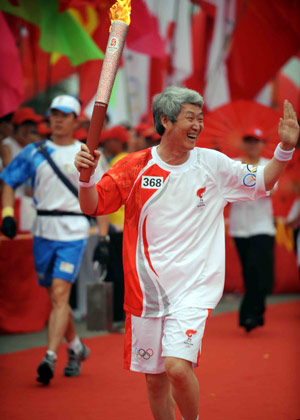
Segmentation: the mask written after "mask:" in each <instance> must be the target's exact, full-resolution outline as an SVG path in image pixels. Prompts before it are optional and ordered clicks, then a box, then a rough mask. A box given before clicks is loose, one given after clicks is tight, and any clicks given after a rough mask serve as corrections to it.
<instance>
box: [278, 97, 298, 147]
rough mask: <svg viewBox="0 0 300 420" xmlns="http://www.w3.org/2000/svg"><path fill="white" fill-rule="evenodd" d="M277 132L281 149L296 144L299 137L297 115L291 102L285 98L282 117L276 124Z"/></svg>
mask: <svg viewBox="0 0 300 420" xmlns="http://www.w3.org/2000/svg"><path fill="white" fill-rule="evenodd" d="M278 134H279V137H280V140H281V146H280V147H281V148H282V149H283V150H291V149H293V148H294V147H295V146H296V143H297V140H298V137H299V125H298V122H297V115H296V112H295V111H294V108H293V106H292V104H291V103H290V102H289V101H287V100H285V101H284V105H283V118H280V121H279V124H278Z"/></svg>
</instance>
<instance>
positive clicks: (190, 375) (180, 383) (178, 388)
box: [165, 357, 199, 420]
mask: <svg viewBox="0 0 300 420" xmlns="http://www.w3.org/2000/svg"><path fill="white" fill-rule="evenodd" d="M165 367H166V372H167V376H168V379H169V382H170V384H171V389H172V395H173V397H174V399H175V402H176V404H177V405H178V408H179V410H180V413H181V415H182V416H183V417H184V419H185V420H196V419H197V417H198V412H199V384H198V380H197V378H196V376H195V374H194V372H193V368H192V363H191V362H189V361H187V360H183V359H178V358H176V357H166V359H165Z"/></svg>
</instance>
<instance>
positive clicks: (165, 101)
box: [152, 86, 204, 136]
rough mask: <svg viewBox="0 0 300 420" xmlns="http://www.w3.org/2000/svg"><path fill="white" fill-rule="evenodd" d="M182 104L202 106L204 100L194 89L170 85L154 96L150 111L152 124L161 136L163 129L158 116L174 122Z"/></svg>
mask: <svg viewBox="0 0 300 420" xmlns="http://www.w3.org/2000/svg"><path fill="white" fill-rule="evenodd" d="M183 104H193V105H198V106H199V107H200V108H202V106H203V104H204V101H203V98H202V96H201V95H200V94H199V93H198V92H196V91H195V90H192V89H187V88H182V87H178V86H170V87H168V88H166V89H164V90H163V91H162V92H161V93H159V94H158V95H155V96H154V99H153V102H152V113H153V121H154V125H155V128H156V131H157V132H158V134H160V135H161V136H162V135H163V133H164V131H165V128H164V126H163V125H162V123H161V119H160V117H161V116H162V115H164V116H165V117H167V118H168V119H169V120H170V121H171V122H172V123H174V122H175V121H177V117H178V114H179V113H180V111H181V109H182V106H183Z"/></svg>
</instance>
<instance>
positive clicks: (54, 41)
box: [0, 0, 104, 66]
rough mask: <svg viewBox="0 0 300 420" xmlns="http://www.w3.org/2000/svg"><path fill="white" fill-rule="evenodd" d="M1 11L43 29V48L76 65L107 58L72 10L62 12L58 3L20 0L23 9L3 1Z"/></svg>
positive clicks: (46, 0) (20, 6)
mask: <svg viewBox="0 0 300 420" xmlns="http://www.w3.org/2000/svg"><path fill="white" fill-rule="evenodd" d="M0 10H2V11H3V12H6V13H10V14H13V15H15V16H18V17H20V18H22V19H24V20H27V21H28V22H30V23H32V24H33V25H36V26H39V28H40V30H41V38H40V46H41V48H42V49H43V50H44V51H46V52H56V53H59V54H62V55H66V56H67V57H68V58H69V60H70V62H71V63H72V65H73V66H78V65H79V64H82V63H84V62H86V61H89V60H96V59H103V57H104V54H103V53H102V51H101V50H100V49H99V48H98V46H97V45H96V43H95V42H94V41H93V40H92V38H91V37H90V36H89V35H88V33H87V32H86V31H85V30H84V29H83V27H82V26H81V25H80V23H78V22H77V20H75V19H74V17H73V16H72V15H71V14H70V13H69V12H68V10H67V11H65V12H63V13H59V11H58V0H19V6H13V5H12V4H11V3H10V2H9V0H0Z"/></svg>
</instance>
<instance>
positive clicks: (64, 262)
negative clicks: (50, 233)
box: [33, 237, 87, 287]
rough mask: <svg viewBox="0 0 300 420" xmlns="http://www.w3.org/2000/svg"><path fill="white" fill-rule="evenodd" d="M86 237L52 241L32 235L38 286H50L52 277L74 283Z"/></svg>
mask: <svg viewBox="0 0 300 420" xmlns="http://www.w3.org/2000/svg"><path fill="white" fill-rule="evenodd" d="M86 244H87V239H80V240H78V241H52V240H50V239H44V238H39V237H34V240H33V256H34V265H35V270H36V273H37V277H38V282H39V285H40V286H43V287H50V286H51V285H52V280H53V278H59V279H62V280H66V281H69V282H70V283H74V282H75V279H76V277H77V273H78V270H79V267H80V263H81V260H82V257H83V254H84V251H85V247H86Z"/></svg>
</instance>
